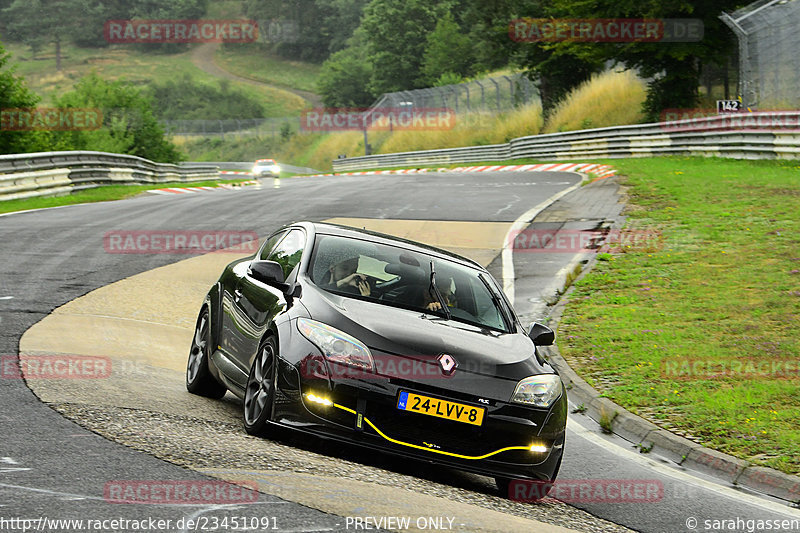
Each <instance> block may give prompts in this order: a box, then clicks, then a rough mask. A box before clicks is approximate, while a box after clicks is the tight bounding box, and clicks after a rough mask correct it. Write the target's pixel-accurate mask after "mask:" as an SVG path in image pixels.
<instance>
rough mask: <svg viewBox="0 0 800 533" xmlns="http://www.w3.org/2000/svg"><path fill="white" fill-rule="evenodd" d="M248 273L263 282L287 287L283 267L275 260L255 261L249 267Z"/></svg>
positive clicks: (282, 287)
mask: <svg viewBox="0 0 800 533" xmlns="http://www.w3.org/2000/svg"><path fill="white" fill-rule="evenodd" d="M247 274H248V275H249V276H252V277H253V278H254V279H256V280H258V281H260V282H261V283H266V284H267V285H272V286H275V287H279V288H281V289H284V288H285V287H284V285H285V284H284V279H283V268H282V267H281V265H280V264H278V263H276V262H275V261H253V262H251V263H250V266H249V267H248V268H247Z"/></svg>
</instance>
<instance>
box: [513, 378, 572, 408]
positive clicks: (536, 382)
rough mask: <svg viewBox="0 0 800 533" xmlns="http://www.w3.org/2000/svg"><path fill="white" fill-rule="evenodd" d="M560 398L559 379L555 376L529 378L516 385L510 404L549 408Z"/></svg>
mask: <svg viewBox="0 0 800 533" xmlns="http://www.w3.org/2000/svg"><path fill="white" fill-rule="evenodd" d="M560 397H561V378H559V377H558V376H557V375H555V374H541V375H539V376H531V377H529V378H525V379H523V380H522V381H520V382H519V383H517V388H516V389H514V395H513V396H512V397H511V401H512V402H516V403H524V404H527V405H533V406H534V407H550V406H551V405H553V403H554V402H555V401H556V400H558V399H559V398H560Z"/></svg>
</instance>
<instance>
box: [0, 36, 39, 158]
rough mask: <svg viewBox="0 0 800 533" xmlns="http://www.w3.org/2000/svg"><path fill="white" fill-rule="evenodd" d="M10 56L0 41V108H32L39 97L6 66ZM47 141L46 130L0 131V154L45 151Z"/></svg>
mask: <svg viewBox="0 0 800 533" xmlns="http://www.w3.org/2000/svg"><path fill="white" fill-rule="evenodd" d="M10 57H11V56H9V55H8V54H6V51H5V49H4V48H3V45H2V43H0V110H4V109H32V108H34V107H36V104H37V103H38V102H39V97H38V96H36V95H35V94H34V93H32V92H31V91H30V90H29V89H28V88H27V87H26V86H25V81H24V80H23V79H22V78H21V77H19V76H15V75H14V71H13V70H12V69H11V68H9V67H8V66H7V65H8V62H9V60H10ZM49 141H50V135H49V132H46V131H0V154H20V153H25V152H41V151H45V150H47V149H48V147H49Z"/></svg>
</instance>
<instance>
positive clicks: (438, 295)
mask: <svg viewBox="0 0 800 533" xmlns="http://www.w3.org/2000/svg"><path fill="white" fill-rule="evenodd" d="M431 289H433V293H434V294H435V295H436V299H437V300H439V305H441V306H442V312H443V313H444V316H446V317H447V320H450V308H449V307H447V302H445V301H444V297H443V296H442V293H441V292H439V287H437V286H436V269H435V268H434V267H433V261H431V285H430V287H428V291H430V290H431Z"/></svg>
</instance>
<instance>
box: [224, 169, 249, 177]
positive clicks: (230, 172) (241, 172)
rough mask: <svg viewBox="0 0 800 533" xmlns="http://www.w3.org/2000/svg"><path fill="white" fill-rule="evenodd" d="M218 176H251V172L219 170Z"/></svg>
mask: <svg viewBox="0 0 800 533" xmlns="http://www.w3.org/2000/svg"><path fill="white" fill-rule="evenodd" d="M219 173H220V174H231V175H234V176H252V175H253V173H252V172H247V171H246V170H220V171H219Z"/></svg>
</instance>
